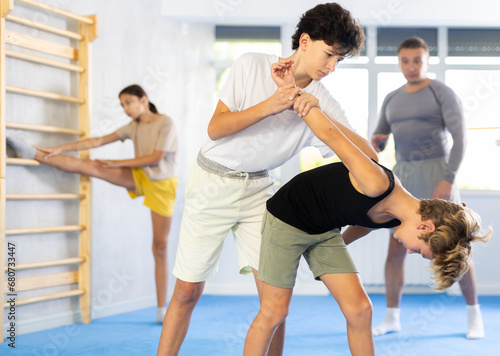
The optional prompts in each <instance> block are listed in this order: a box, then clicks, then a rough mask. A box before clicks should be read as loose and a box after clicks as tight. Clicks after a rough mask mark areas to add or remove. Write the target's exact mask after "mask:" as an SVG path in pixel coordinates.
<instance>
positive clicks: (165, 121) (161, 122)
mask: <svg viewBox="0 0 500 356" xmlns="http://www.w3.org/2000/svg"><path fill="white" fill-rule="evenodd" d="M160 115H161V116H159V117H158V118H157V119H156V122H157V125H158V126H161V127H175V122H174V120H172V118H171V117H170V116H168V115H165V114H160Z"/></svg>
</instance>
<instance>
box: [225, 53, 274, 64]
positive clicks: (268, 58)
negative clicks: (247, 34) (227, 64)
mask: <svg viewBox="0 0 500 356" xmlns="http://www.w3.org/2000/svg"><path fill="white" fill-rule="evenodd" d="M278 59H279V57H278V56H276V55H274V54H265V53H255V52H248V53H244V54H242V55H241V56H239V57H238V59H236V61H235V64H246V65H271V64H273V63H275V62H277V61H278Z"/></svg>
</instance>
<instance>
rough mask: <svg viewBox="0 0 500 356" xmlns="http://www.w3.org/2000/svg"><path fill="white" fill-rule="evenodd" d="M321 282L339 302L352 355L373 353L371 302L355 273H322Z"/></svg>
mask: <svg viewBox="0 0 500 356" xmlns="http://www.w3.org/2000/svg"><path fill="white" fill-rule="evenodd" d="M320 278H321V280H322V281H323V283H325V285H326V287H327V288H328V290H329V291H330V293H332V295H333V297H334V298H335V300H336V301H337V303H338V304H339V307H340V309H341V310H342V313H343V314H344V316H345V318H346V323H347V339H348V341H349V349H350V350H351V354H352V355H353V356H369V355H375V346H374V344H373V336H372V303H371V301H370V298H368V295H366V292H365V290H364V288H363V285H362V283H361V280H360V278H359V275H358V274H357V273H338V274H332V273H329V274H324V275H322V276H321V277H320Z"/></svg>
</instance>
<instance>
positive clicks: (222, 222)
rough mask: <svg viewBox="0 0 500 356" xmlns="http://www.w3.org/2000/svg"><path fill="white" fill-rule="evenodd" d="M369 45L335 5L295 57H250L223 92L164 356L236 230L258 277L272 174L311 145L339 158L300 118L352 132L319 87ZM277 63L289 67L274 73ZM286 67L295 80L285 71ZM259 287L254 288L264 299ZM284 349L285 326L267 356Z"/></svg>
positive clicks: (191, 191) (241, 251)
mask: <svg viewBox="0 0 500 356" xmlns="http://www.w3.org/2000/svg"><path fill="white" fill-rule="evenodd" d="M363 42H364V33H363V29H362V27H361V26H360V25H359V24H358V23H357V21H355V20H354V19H353V18H352V16H351V14H350V13H349V11H347V10H345V9H343V8H342V7H341V6H340V5H338V4H336V3H329V4H322V5H317V6H316V7H314V8H313V9H311V10H309V11H307V12H306V13H305V14H304V15H303V16H302V18H301V20H300V22H299V24H298V25H297V29H296V32H295V34H294V35H293V37H292V49H294V50H295V52H294V54H292V55H291V56H290V57H289V58H286V59H280V58H279V57H278V56H274V55H265V54H256V53H248V54H245V55H243V56H241V57H240V58H239V59H238V60H237V61H236V62H235V64H234V66H233V68H232V69H231V72H230V74H229V76H228V78H227V79H226V82H225V84H224V86H223V88H222V89H221V91H220V92H219V95H218V96H219V99H220V100H219V102H218V105H217V107H216V109H215V112H214V114H213V116H212V119H211V121H210V123H209V126H208V135H209V139H208V140H207V141H206V142H205V143H204V145H203V146H202V148H201V150H200V153H199V155H198V159H197V162H196V163H195V164H194V165H193V168H192V170H191V173H190V177H189V180H188V182H187V186H186V201H185V207H184V213H183V217H182V223H181V231H180V237H179V245H178V250H177V255H176V261H175V266H174V269H173V274H174V275H175V276H176V277H177V282H176V286H175V289H174V292H173V296H172V299H171V301H170V304H169V306H168V309H167V314H166V316H165V320H164V323H163V329H162V333H161V338H160V344H159V349H158V355H177V354H178V352H179V349H180V347H181V345H182V342H183V340H184V338H185V336H186V333H187V330H188V328H189V323H190V319H191V314H192V311H193V309H194V307H195V306H196V304H197V302H198V300H199V298H200V296H201V294H202V292H203V288H204V285H205V281H206V280H207V279H208V278H210V277H212V276H213V275H214V274H215V273H216V272H217V266H218V260H219V256H220V252H221V250H222V245H223V243H224V239H225V237H226V236H227V234H228V232H229V231H230V230H232V231H233V234H234V239H235V245H236V249H237V254H238V261H239V268H240V273H242V274H248V275H251V274H253V275H254V277H255V276H256V270H257V268H258V265H259V250H260V229H261V222H262V215H263V213H264V209H265V202H266V201H267V199H268V198H269V197H271V195H272V193H273V179H272V178H271V177H270V176H269V174H268V172H267V171H268V170H269V169H273V168H276V167H278V166H280V165H282V164H283V163H285V162H286V161H287V160H288V159H290V158H291V157H292V156H294V155H295V154H296V153H298V152H299V151H300V150H301V149H302V148H303V147H306V146H316V147H318V148H319V149H320V151H321V153H322V154H323V156H331V155H333V152H332V151H331V150H330V149H329V148H328V147H327V146H326V145H325V144H324V143H322V142H321V141H320V140H319V139H317V138H316V137H315V136H314V135H313V133H312V132H311V130H310V129H309V128H308V127H307V125H306V124H305V122H304V121H303V120H302V119H301V118H300V116H302V115H305V114H307V112H308V111H309V110H310V109H311V108H312V107H314V106H317V107H320V108H321V110H323V112H325V113H326V114H327V115H328V116H330V117H333V118H335V119H336V120H338V121H340V122H342V123H343V124H346V125H347V126H349V124H348V122H347V118H346V117H345V114H344V112H343V110H342V108H341V107H340V105H339V104H338V103H337V101H336V100H335V99H333V97H331V95H330V94H329V93H328V91H327V90H326V89H325V87H324V86H323V85H322V84H321V83H320V82H319V81H320V80H321V79H322V78H323V77H325V76H327V75H328V74H329V73H331V72H333V71H334V70H335V67H336V65H337V64H338V62H339V61H341V60H342V59H343V58H344V57H346V56H352V55H356V54H358V52H359V48H360V47H361V46H362V44H363ZM276 62H281V63H283V65H282V66H280V65H275V66H274V67H273V70H271V65H272V64H273V63H276ZM290 63H292V67H293V73H292V71H286V68H287V65H288V64H290ZM273 76H280V77H283V76H288V78H291V76H293V79H294V84H289V85H286V86H282V87H280V88H278V87H277V85H276V84H275V83H274V81H273ZM290 81H291V80H290ZM357 144H359V145H364V144H365V142H359V143H357ZM260 283H262V282H260V281H259V280H257V279H256V284H257V289H258V290H259V292H260ZM283 343H284V325H282V326H281V327H279V328H278V330H277V331H276V333H275V336H274V340H273V342H272V344H271V346H270V349H269V355H281V354H282V352H283Z"/></svg>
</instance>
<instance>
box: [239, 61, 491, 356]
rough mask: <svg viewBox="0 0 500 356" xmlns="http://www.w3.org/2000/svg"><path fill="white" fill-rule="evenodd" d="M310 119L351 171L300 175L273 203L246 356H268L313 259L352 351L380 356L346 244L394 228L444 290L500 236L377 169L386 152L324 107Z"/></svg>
mask: <svg viewBox="0 0 500 356" xmlns="http://www.w3.org/2000/svg"><path fill="white" fill-rule="evenodd" d="M291 70H292V68H291V65H289V64H283V63H276V64H275V65H273V78H274V80H275V82H276V84H277V85H278V86H281V85H285V84H287V78H288V77H289V76H287V74H288V73H289V72H290V71H291ZM288 84H289V83H288ZM293 100H295V102H294V105H293V109H294V110H295V111H296V112H297V113H298V114H299V116H301V115H300V113H301V112H302V111H303V107H304V105H305V104H306V103H307V104H311V103H314V102H313V101H311V100H310V98H308V100H307V102H304V100H301V99H300V96H299V97H298V98H294V99H293ZM303 119H304V121H305V122H306V123H307V125H308V126H309V127H310V128H311V130H312V131H313V132H314V134H315V135H316V136H317V137H318V138H319V139H321V140H322V141H323V142H325V143H326V144H327V145H328V146H329V147H330V148H331V149H332V150H333V151H334V152H335V153H336V154H337V156H338V157H339V158H340V159H341V161H342V163H334V164H330V165H327V166H324V167H320V168H317V169H314V170H311V171H308V172H305V173H301V174H299V175H298V176H297V177H295V178H294V179H292V180H291V181H290V182H289V183H287V184H285V185H284V186H283V187H282V188H281V189H280V190H279V191H278V192H277V193H276V194H275V195H274V197H273V198H271V199H270V200H269V201H268V203H267V211H266V213H265V215H264V220H263V225H262V230H263V233H262V245H261V254H260V262H259V274H258V278H259V280H261V281H262V289H261V291H262V294H261V307H260V311H259V313H258V314H257V316H256V317H255V319H254V321H253V323H252V324H251V326H250V328H249V330H248V334H247V337H246V341H245V349H244V353H243V354H244V355H248V356H250V355H252V356H255V355H265V354H266V350H267V349H268V347H269V342H270V340H271V337H272V335H273V333H274V330H275V329H276V328H277V327H278V326H279V325H280V324H281V323H282V322H283V321H284V320H285V318H286V315H287V313H288V307H289V304H290V300H291V297H292V290H293V286H294V282H295V276H296V271H297V267H298V263H299V260H300V257H301V256H302V255H303V256H304V257H305V259H306V261H307V262H308V264H309V267H310V268H311V270H312V271H313V274H314V276H315V278H316V279H319V280H321V281H322V282H323V283H324V284H325V286H326V287H327V288H328V290H329V291H330V292H331V293H332V295H333V297H334V298H335V299H336V300H337V302H338V304H339V306H340V309H341V310H342V312H343V314H344V316H345V317H346V321H347V334H348V341H349V348H350V350H351V353H352V354H353V355H374V352H375V351H374V345H373V336H372V329H371V324H372V320H371V318H372V306H371V302H370V299H369V298H368V296H367V294H366V292H365V290H364V288H363V285H362V284H361V280H360V278H359V276H358V274H357V271H356V268H355V266H354V263H353V261H352V259H351V258H350V256H349V252H348V251H347V247H346V246H345V243H344V240H345V242H346V243H350V242H352V241H354V240H356V239H358V238H360V237H362V236H364V235H366V234H367V233H368V232H369V231H370V230H372V229H376V228H380V227H394V228H395V229H396V230H395V233H394V237H395V238H396V239H397V240H399V241H400V242H401V243H402V244H403V245H404V246H405V247H406V249H407V250H408V252H409V253H419V254H420V255H422V257H424V258H427V259H430V260H432V262H431V267H432V269H433V271H434V276H433V278H434V281H435V284H436V285H435V288H436V289H439V290H444V289H446V288H448V287H450V286H451V285H452V284H453V283H454V282H455V281H457V280H459V279H460V278H461V276H462V275H463V274H464V273H465V272H466V271H467V269H468V264H469V262H470V256H471V243H472V242H473V241H480V242H486V241H488V240H489V238H490V236H491V229H490V231H489V232H488V233H487V234H486V235H485V236H480V235H478V233H479V231H480V229H481V221H480V218H479V216H477V214H475V213H474V212H473V211H472V210H470V209H468V208H466V207H465V206H464V205H460V204H456V203H452V202H449V201H445V200H440V199H429V200H418V199H416V198H415V197H413V196H412V195H411V194H409V193H408V192H407V191H406V190H405V189H404V188H403V187H402V186H401V183H400V182H399V180H398V179H397V178H396V177H394V175H393V174H392V172H391V171H390V170H389V169H387V168H385V167H383V166H381V165H379V164H378V163H377V162H376V160H377V154H376V153H375V151H373V149H371V148H367V145H366V140H365V139H363V138H362V137H360V136H359V135H357V134H356V133H355V132H353V131H351V130H350V129H348V128H347V127H345V126H343V125H342V124H340V123H339V122H337V121H335V120H333V119H332V118H329V117H327V116H326V115H325V114H324V113H323V112H322V111H321V110H320V109H319V107H317V106H314V107H313V108H312V109H311V110H309V113H308V114H307V115H305V116H303ZM346 225H350V226H349V227H348V228H347V229H346V231H345V232H344V234H343V236H341V234H340V231H339V230H340V228H341V227H343V226H346ZM448 261H452V262H448Z"/></svg>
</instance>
